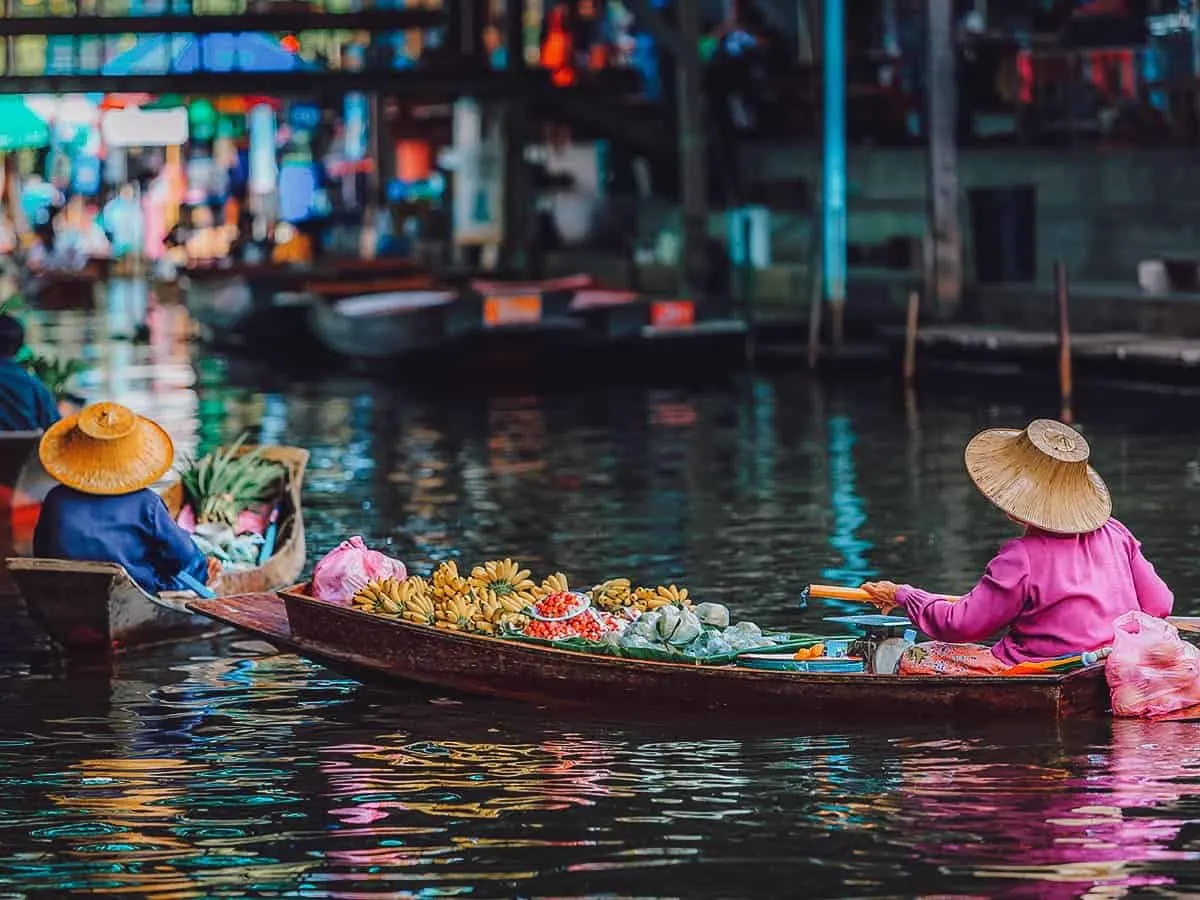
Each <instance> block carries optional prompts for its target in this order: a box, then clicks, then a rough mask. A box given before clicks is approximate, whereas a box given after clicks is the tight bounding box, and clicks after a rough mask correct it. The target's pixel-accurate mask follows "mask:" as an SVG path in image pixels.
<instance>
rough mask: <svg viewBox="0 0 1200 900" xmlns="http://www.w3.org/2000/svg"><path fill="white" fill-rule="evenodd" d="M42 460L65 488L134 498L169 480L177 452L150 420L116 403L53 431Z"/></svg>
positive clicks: (47, 437) (91, 409) (86, 410)
mask: <svg viewBox="0 0 1200 900" xmlns="http://www.w3.org/2000/svg"><path fill="white" fill-rule="evenodd" d="M38 456H39V458H40V459H41V461H42V466H44V467H45V469H46V471H47V472H49V473H50V475H51V476H52V477H53V478H54V479H55V480H56V481H59V482H61V483H62V484H65V485H66V486H67V487H71V488H74V489H75V490H77V491H83V492H84V493H85V494H104V495H111V494H131V493H133V492H134V491H139V490H141V489H142V488H144V487H149V486H150V485H152V484H154V482H156V481H158V479H160V478H162V476H163V475H165V474H166V472H167V470H168V469H170V468H171V463H172V462H173V461H174V459H175V447H174V445H173V444H172V443H171V438H170V437H168V435H167V433H166V432H165V431H164V430H163V429H162V427H161V426H159V425H158V424H157V423H155V422H152V421H151V420H150V419H147V418H144V417H142V416H139V415H137V413H135V412H134V411H133V410H131V409H128V408H127V407H124V406H121V405H120V404H117V403H93V404H92V405H91V406H88V407H85V408H84V409H83V410H81V411H80V412H79V414H78V415H74V416H68V417H67V418H65V419H62V420H61V421H59V422H55V423H54V424H53V425H51V426H50V428H49V429H48V430H47V431H46V433H45V434H43V435H42V441H41V443H40V444H39V445H38Z"/></svg>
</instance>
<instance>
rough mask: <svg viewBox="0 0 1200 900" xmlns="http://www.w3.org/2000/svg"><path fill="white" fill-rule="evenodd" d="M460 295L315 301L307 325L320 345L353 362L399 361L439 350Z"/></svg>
mask: <svg viewBox="0 0 1200 900" xmlns="http://www.w3.org/2000/svg"><path fill="white" fill-rule="evenodd" d="M456 300H458V292H457V291H445V290H413V291H389V292H386V293H380V294H364V295H362V296H357V297H345V298H343V299H340V300H334V301H328V300H320V299H318V300H315V301H314V302H313V303H312V304H311V305H310V306H309V307H308V323H309V327H310V328H311V329H312V332H313V334H314V335H315V336H316V338H317V340H318V341H319V342H320V343H321V345H322V346H323V347H324V348H325V349H327V350H330V351H332V352H334V353H336V354H338V355H340V356H345V357H351V358H354V359H363V360H366V359H395V358H399V357H402V356H404V355H406V354H409V353H413V352H416V351H418V350H425V349H428V348H430V347H433V346H436V345H437V344H439V343H441V342H442V341H443V340H445V339H446V337H447V331H446V320H447V313H448V310H449V308H450V307H451V306H452V305H453V304H454V303H455V301H456Z"/></svg>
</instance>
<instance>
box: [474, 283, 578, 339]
mask: <svg viewBox="0 0 1200 900" xmlns="http://www.w3.org/2000/svg"><path fill="white" fill-rule="evenodd" d="M594 283H595V279H593V278H592V276H590V275H569V276H566V277H564V278H548V279H544V280H542V281H486V280H483V279H474V280H472V281H471V282H470V291H469V292H468V294H467V295H466V298H465V299H470V300H472V301H473V303H472V309H471V310H470V313H469V314H470V315H471V317H472V318H473V319H474V321H475V324H476V326H477V327H479V328H482V329H483V330H485V331H489V330H495V329H511V328H520V329H538V328H543V329H544V328H555V327H567V326H569V325H572V324H575V323H573V321H572V319H571V315H570V313H571V305H572V303H573V302H574V300H575V295H576V294H577V293H578V292H579V291H583V290H586V289H588V288H590V287H592V285H593V284H594Z"/></svg>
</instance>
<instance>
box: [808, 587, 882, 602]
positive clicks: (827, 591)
mask: <svg viewBox="0 0 1200 900" xmlns="http://www.w3.org/2000/svg"><path fill="white" fill-rule="evenodd" d="M808 597H809V598H810V599H812V600H849V601H851V602H857V603H870V602H871V595H870V594H868V593H867V592H866V591H864V590H863V589H862V588H848V587H838V586H836V585H832V584H810V585H809V586H808Z"/></svg>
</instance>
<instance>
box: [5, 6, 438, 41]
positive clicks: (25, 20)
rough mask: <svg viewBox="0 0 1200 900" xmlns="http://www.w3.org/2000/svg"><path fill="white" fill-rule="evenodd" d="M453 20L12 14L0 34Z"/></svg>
mask: <svg viewBox="0 0 1200 900" xmlns="http://www.w3.org/2000/svg"><path fill="white" fill-rule="evenodd" d="M448 19H449V16H447V14H446V13H445V11H443V10H437V9H393V10H382V9H379V10H368V11H364V12H357V13H339V14H333V15H330V14H328V13H323V12H316V11H314V12H254V13H250V12H248V13H241V14H237V15H219V16H204V15H200V16H193V15H167V16H11V17H0V36H9V35H43V34H47V35H49V34H53V35H67V34H69V35H79V36H81V37H82V36H87V35H93V34H216V33H218V32H221V33H225V32H232V33H235V34H236V33H244V32H248V31H267V32H278V31H323V30H326V29H329V30H341V29H352V30H362V31H405V30H407V29H410V28H437V27H439V26H442V25H445V24H446V23H447V20H448Z"/></svg>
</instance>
